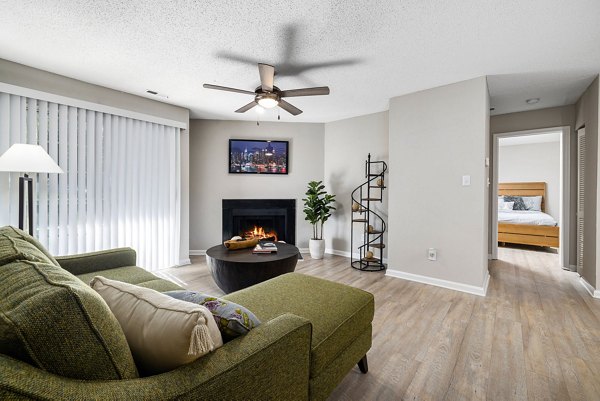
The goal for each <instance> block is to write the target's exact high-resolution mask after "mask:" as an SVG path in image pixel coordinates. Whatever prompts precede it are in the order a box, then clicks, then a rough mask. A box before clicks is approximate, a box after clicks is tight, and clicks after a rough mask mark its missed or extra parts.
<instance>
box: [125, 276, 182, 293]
mask: <svg viewBox="0 0 600 401" xmlns="http://www.w3.org/2000/svg"><path fill="white" fill-rule="evenodd" d="M136 285H139V286H140V287H146V288H152V289H153V290H156V291H158V292H166V291H175V290H183V288H181V287H180V286H178V285H177V284H175V283H173V282H171V281H168V280H163V279H162V278H156V279H154V280H150V281H144V282H143V283H138V284H136Z"/></svg>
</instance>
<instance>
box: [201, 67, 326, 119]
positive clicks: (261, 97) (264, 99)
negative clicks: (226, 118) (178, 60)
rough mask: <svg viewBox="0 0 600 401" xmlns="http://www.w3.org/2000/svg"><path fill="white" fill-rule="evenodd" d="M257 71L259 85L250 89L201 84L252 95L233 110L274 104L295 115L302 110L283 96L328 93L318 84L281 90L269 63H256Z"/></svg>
mask: <svg viewBox="0 0 600 401" xmlns="http://www.w3.org/2000/svg"><path fill="white" fill-rule="evenodd" d="M258 73H259V74H260V86H259V87H258V88H256V89H255V90H254V92H252V91H248V90H244V89H236V88H229V87H226V86H219V85H211V84H204V85H203V86H204V87H205V88H207V89H216V90H221V91H227V92H236V93H243V94H246V95H252V96H254V100H253V101H252V102H250V103H248V104H247V105H245V106H242V107H240V108H239V109H237V110H236V111H235V112H236V113H245V112H247V111H248V110H250V109H251V108H253V107H254V106H256V105H260V106H261V107H264V108H265V109H272V108H273V107H275V106H279V107H281V108H282V109H284V110H285V111H287V112H288V113H290V114H292V115H294V116H297V115H298V114H300V113H302V110H300V109H299V108H297V107H296V106H293V105H291V104H290V103H288V102H286V101H285V100H283V98H285V97H298V96H318V95H329V87H327V86H319V87H316V88H302V89H291V90H283V91H282V90H281V89H279V88H278V87H276V86H275V85H273V79H274V77H275V67H273V66H272V65H269V64H262V63H259V64H258Z"/></svg>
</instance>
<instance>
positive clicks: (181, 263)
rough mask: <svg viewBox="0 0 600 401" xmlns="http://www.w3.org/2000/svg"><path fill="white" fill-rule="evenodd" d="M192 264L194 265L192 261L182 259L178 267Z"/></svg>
mask: <svg viewBox="0 0 600 401" xmlns="http://www.w3.org/2000/svg"><path fill="white" fill-rule="evenodd" d="M191 264H192V261H191V260H190V259H181V260H180V261H179V264H178V265H177V266H186V265H191Z"/></svg>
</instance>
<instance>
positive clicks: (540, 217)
mask: <svg viewBox="0 0 600 401" xmlns="http://www.w3.org/2000/svg"><path fill="white" fill-rule="evenodd" d="M498 223H508V224H529V225H532V226H556V225H557V223H556V220H554V218H552V216H550V215H549V214H546V213H544V212H535V211H532V210H498Z"/></svg>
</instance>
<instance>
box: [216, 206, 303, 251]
mask: <svg viewBox="0 0 600 401" xmlns="http://www.w3.org/2000/svg"><path fill="white" fill-rule="evenodd" d="M236 235H237V236H240V237H243V238H253V237H258V238H261V239H262V238H264V239H268V240H278V241H285V242H287V243H288V244H295V243H296V200H295V199H223V241H226V240H228V239H231V238H232V237H234V236H236Z"/></svg>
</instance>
